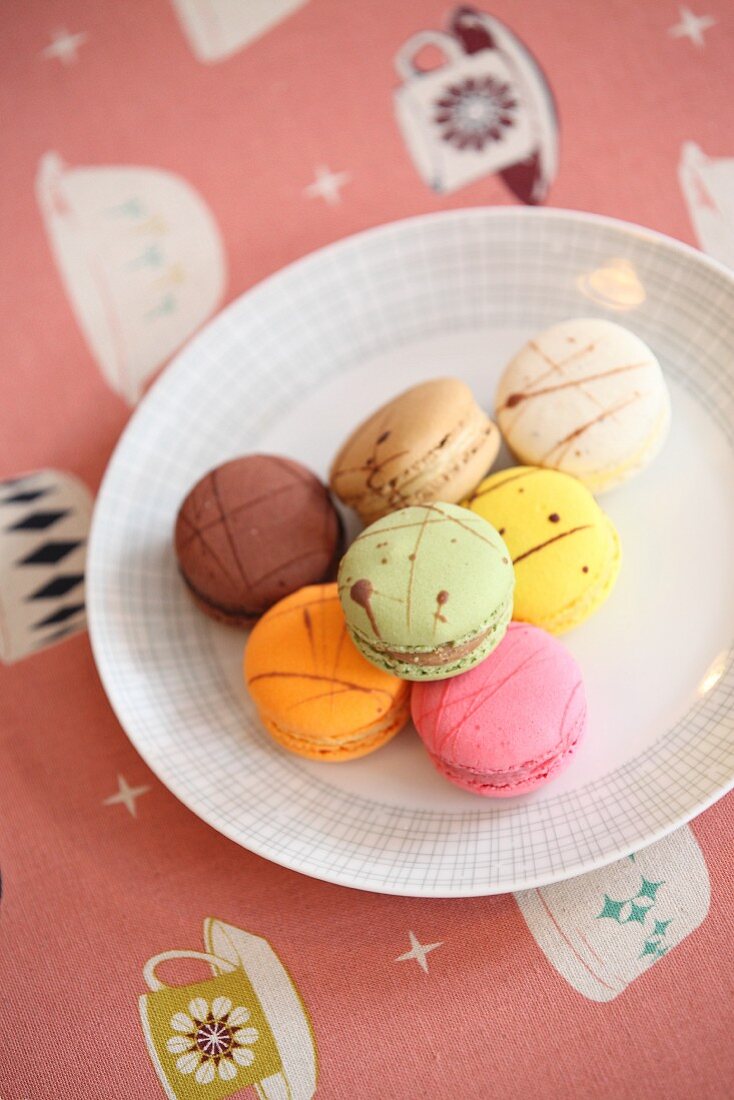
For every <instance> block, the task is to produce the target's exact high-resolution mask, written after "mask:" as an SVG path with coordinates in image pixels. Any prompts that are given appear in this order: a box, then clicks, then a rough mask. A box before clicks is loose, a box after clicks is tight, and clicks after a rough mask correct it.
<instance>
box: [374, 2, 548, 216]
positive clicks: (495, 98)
mask: <svg viewBox="0 0 734 1100" xmlns="http://www.w3.org/2000/svg"><path fill="white" fill-rule="evenodd" d="M452 20H453V22H452V24H451V26H452V30H453V31H454V33H453V34H447V33H443V32H436V31H421V32H419V33H418V34H416V35H413V37H412V38H410V39H409V40H408V41H407V42H406V43H405V44H404V45H403V46H402V47H401V49H400V50H399V51H398V53H397V55H396V58H395V66H396V69H397V73H398V76H399V77H400V80H401V87H399V88H398V89H397V90H396V92H395V111H396V115H397V119H398V123H399V126H400V129H401V131H402V134H403V138H404V140H405V143H406V145H407V148H408V151H409V152H410V154H411V156H412V158H413V161H414V163H415V166H416V168H417V169H418V172H419V174H420V175H421V177H422V178H423V180H424V182H425V183H426V184H428V186H429V187H431V188H433V190H434V191H437V192H439V193H442V194H448V193H451V192H453V191H456V190H458V189H459V188H461V187H464V186H466V185H467V184H469V183H472V182H474V181H475V180H477V179H480V178H482V177H483V176H487V175H491V174H493V173H508V178H507V179H506V181H505V182H506V183H507V184H508V186H509V187H510V189H511V190H513V191H514V192H515V193H516V194H517V195H518V197H520V198H521V199H522V200H523V201H525V202H530V203H537V202H542V201H543V199H544V198H545V196H546V194H547V192H548V189H549V187H550V184H551V182H552V180H553V178H554V176H555V174H556V168H557V125H556V119H555V108H554V104H553V98H552V95H551V93H550V90H549V88H548V85H547V82H546V80H545V78H544V76H543V74H542V72H541V71H540V69H539V68H538V66H537V64H536V63H535V61H534V59H533V58H532V56H531V55H530V54H529V53H528V51H527V50H526V49H525V47H524V46H523V45H522V43H520V41H519V40H518V39H517V38H516V37H515V35H514V34H512V32H511V31H510V30H509V29H508V28H507V27H505V25H504V24H503V23H501V22H500V21H499V20H498V19H494V18H493V17H492V16H490V15H487V14H485V13H483V12H474V11H472V10H471V9H464V8H462V9H458V10H457V12H455V13H454V15H453V16H452ZM426 46H434V47H436V48H437V49H438V50H440V52H441V54H442V55H443V57H444V62H443V64H442V65H439V66H438V67H437V68H434V69H431V70H428V71H424V70H421V69H419V68H418V67H417V66H416V63H415V62H416V58H417V56H418V54H419V53H420V52H421V50H422V49H423V48H424V47H426ZM523 165H525V166H527V167H528V171H527V172H526V173H524V174H523V176H522V179H518V180H515V179H514V178H513V176H512V175H511V173H512V171H513V170H515V169H516V168H518V167H519V166H523ZM525 176H527V179H525Z"/></svg>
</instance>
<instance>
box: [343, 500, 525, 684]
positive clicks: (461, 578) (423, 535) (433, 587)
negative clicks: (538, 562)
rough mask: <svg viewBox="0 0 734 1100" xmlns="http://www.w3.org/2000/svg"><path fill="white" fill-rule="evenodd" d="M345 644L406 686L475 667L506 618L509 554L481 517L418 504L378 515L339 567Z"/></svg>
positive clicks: (449, 507) (509, 604)
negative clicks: (347, 637) (348, 637)
mask: <svg viewBox="0 0 734 1100" xmlns="http://www.w3.org/2000/svg"><path fill="white" fill-rule="evenodd" d="M338 583H339V595H340V598H341V601H342V606H343V608H344V614H345V616H346V620H347V626H348V628H349V633H350V634H351V636H352V638H353V640H354V644H355V645H356V646H357V648H358V649H359V650H360V652H361V653H363V654H364V656H365V657H367V658H368V660H370V661H371V662H372V663H373V664H375V665H376V666H377V667H378V668H382V669H385V671H387V672H391V673H394V674H395V675H396V676H400V677H403V678H404V679H406V680H441V679H444V678H445V677H447V676H457V675H458V674H459V673H460V672H465V671H466V670H467V669H469V668H472V667H473V666H474V665H476V664H478V663H479V661H483V660H484V658H485V657H486V656H487V655H488V654H489V653H491V652H492V650H493V649H494V647H495V646H496V645H497V644H498V642H499V641H500V639H501V638H502V635H503V634H504V632H505V630H506V628H507V623H508V622H509V620H510V615H511V613H512V590H513V584H514V578H513V570H512V564H511V562H510V555H509V551H508V549H507V547H506V546H505V544H504V542H503V541H502V539H501V538H500V536H499V535H498V534H497V532H496V531H495V529H494V528H493V527H492V526H491V525H490V524H489V523H487V521H486V520H484V519H483V518H482V517H481V516H479V515H476V514H472V513H471V512H467V511H466V509H464V508H460V507H458V506H457V505H455V504H423V505H416V506H414V507H412V508H403V509H401V510H400V511H398V512H393V513H392V514H391V515H389V516H384V517H383V518H382V519H379V520H377V522H376V523H373V524H371V526H370V527H368V528H366V530H364V531H363V532H362V534H361V535H359V536H358V537H357V538H356V539H355V541H354V542H353V543H352V545H351V546H350V547H349V549H348V550H347V552H346V554H345V555H344V557H343V558H342V561H341V564H340V566H339V575H338Z"/></svg>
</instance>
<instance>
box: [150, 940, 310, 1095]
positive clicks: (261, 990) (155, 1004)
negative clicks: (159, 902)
mask: <svg viewBox="0 0 734 1100" xmlns="http://www.w3.org/2000/svg"><path fill="white" fill-rule="evenodd" d="M204 944H205V947H206V948H207V950H206V951H203V952H202V951H188V950H185V951H164V952H163V953H162V954H160V955H156V956H155V957H154V958H152V959H150V960H149V961H148V962H147V963H146V965H145V967H144V968H143V977H144V979H145V982H146V984H147V986H148V992H147V993H144V994H143V995H142V996H141V997H140V1018H141V1021H142V1025H143V1032H144V1034H145V1038H146V1042H147V1045H148V1052H149V1054H150V1057H151V1060H152V1062H153V1065H154V1067H155V1070H156V1073H157V1074H158V1078H159V1080H160V1082H161V1084H162V1085H163V1089H164V1091H165V1094H166V1096H167V1097H169V1098H170V1100H195V1098H198V1097H208V1098H210V1100H222V1098H224V1097H231V1096H240V1095H243V1093H242V1090H244V1089H248V1088H250V1087H253V1088H254V1089H255V1093H256V1095H257V1096H258V1097H260V1100H285V1098H287V1100H309V1098H310V1097H312V1096H313V1095H314V1092H315V1090H316V1047H315V1042H314V1038H313V1032H312V1029H311V1024H310V1021H309V1019H308V1015H307V1013H306V1009H305V1006H304V1004H303V1002H302V1001H301V998H300V996H299V994H298V992H297V990H296V988H295V986H294V985H293V982H292V979H291V978H290V975H289V974H288V972H287V971H286V970H285V968H284V967H283V964H282V963H281V962H280V960H279V958H278V956H277V955H276V954H275V952H274V951H273V949H272V947H271V946H270V944H269V943H268V942H267V940H264V939H262V937H260V936H254V935H252V934H251V933H249V932H245V931H243V930H242V929H239V928H235V927H234V926H232V925H228V924H225V923H224V922H222V921H218V920H215V919H213V918H208V919H207V920H206V921H205V922H204ZM175 959H195V960H198V961H200V962H202V963H205V964H206V966H207V968H208V970H209V971H210V972H211V974H212V975H213V976H212V977H207V978H205V979H204V980H202V981H198V982H193V983H189V984H187V985H179V986H177V985H169V984H167V983H166V982H165V981H164V980H163V979H162V978H161V976H160V973H159V970H160V969H161V968H162V966H163V964H164V963H167V962H170V961H171V960H175Z"/></svg>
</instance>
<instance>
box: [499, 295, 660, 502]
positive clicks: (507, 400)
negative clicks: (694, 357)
mask: <svg viewBox="0 0 734 1100" xmlns="http://www.w3.org/2000/svg"><path fill="white" fill-rule="evenodd" d="M495 404H496V409H497V419H498V421H499V425H500V428H501V430H502V434H503V436H504V437H505V442H506V443H507V446H508V447H509V448H510V450H511V451H512V452H513V454H514V455H515V456H516V457H517V458H518V459H519V461H520V462H521V463H523V464H524V465H526V466H544V467H546V468H550V469H554V470H562V471H563V472H564V473H567V474H572V475H573V476H574V477H577V478H579V480H581V481H583V482H584V484H585V485H586V486H587V487H588V488H589V489H590V490H591V491H592V493H601V492H604V491H605V490H606V489H611V488H613V487H614V486H615V485H619V484H620V483H621V482H622V481H626V480H627V479H628V478H631V477H633V476H634V475H635V474H637V473H638V472H639V471H640V470H642V469H643V468H644V467H645V466H647V464H648V463H649V462H650V461H651V460H652V459H653V458H654V457H655V455H656V454H657V452H658V451H659V450H660V448H661V447H662V445H663V443H664V441H665V437H666V435H667V433H668V428H669V425H670V395H669V393H668V387H667V385H666V383H665V378H664V376H663V372H662V369H661V367H660V364H659V363H658V361H657V359H656V358H655V355H654V353H653V352H652V350H651V349H650V348H649V347H648V346H647V344H646V343H645V342H644V341H643V340H641V339H640V337H639V336H637V335H635V333H633V332H630V330H629V329H627V328H623V326H622V325H617V324H615V323H614V322H613V321H607V320H602V319H599V318H593V317H585V318H578V319H576V320H571V321H563V322H561V324H558V325H553V327H552V328H549V329H546V330H545V331H544V332H541V333H540V335H539V336H536V337H535V339H534V340H530V341H529V342H528V343H527V344H526V345H525V346H524V347H523V348H522V349H521V350H520V351H519V352H518V354H517V355H516V356H515V358H514V359H513V360H512V361H511V362H510V363H509V365H508V366H507V368H506V370H505V372H504V374H503V375H502V378H501V379H500V383H499V386H498V388H497V394H496V398H495Z"/></svg>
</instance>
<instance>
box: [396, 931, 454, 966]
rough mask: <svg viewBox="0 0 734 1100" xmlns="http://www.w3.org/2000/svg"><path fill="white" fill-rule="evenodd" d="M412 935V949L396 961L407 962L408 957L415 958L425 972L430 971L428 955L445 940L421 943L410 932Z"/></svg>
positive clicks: (410, 933) (410, 934)
mask: <svg viewBox="0 0 734 1100" xmlns="http://www.w3.org/2000/svg"><path fill="white" fill-rule="evenodd" d="M408 935H409V936H410V951H406V952H405V954H404V955H399V956H398V958H397V959H395V962H407V960H408V959H415V961H416V962H417V963H418V966H419V967H420V968H421V970H423V971H424V973H426V974H427V973H428V962H427V961H426V955H428V953H429V952H430V951H435V950H436V948H437V947H441V944H442V942H443V941H439V942H438V943H421V942H420V940H417V939H416V937H415V935H414V934H413V933H412V932H408Z"/></svg>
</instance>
